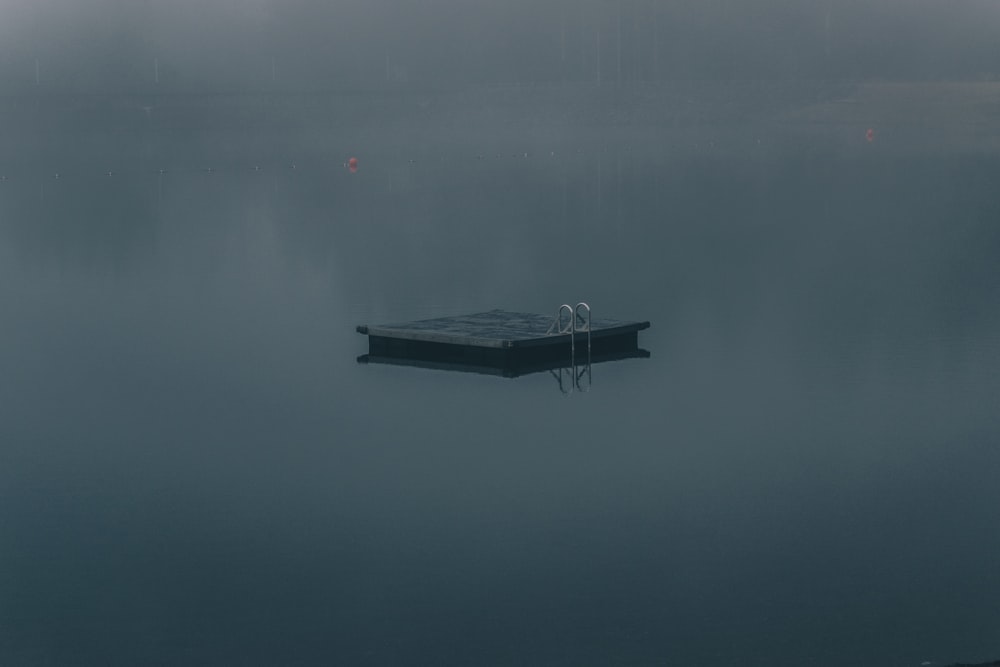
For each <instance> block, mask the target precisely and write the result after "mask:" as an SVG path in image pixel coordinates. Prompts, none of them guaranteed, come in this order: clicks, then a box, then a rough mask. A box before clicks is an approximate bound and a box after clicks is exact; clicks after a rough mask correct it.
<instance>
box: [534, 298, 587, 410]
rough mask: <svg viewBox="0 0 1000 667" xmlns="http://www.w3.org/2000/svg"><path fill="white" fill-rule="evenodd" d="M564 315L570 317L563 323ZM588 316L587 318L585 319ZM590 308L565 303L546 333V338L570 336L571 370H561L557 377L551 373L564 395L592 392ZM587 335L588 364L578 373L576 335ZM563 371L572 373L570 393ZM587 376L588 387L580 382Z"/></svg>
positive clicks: (581, 303)
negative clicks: (565, 386)
mask: <svg viewBox="0 0 1000 667" xmlns="http://www.w3.org/2000/svg"><path fill="white" fill-rule="evenodd" d="M563 313H566V314H567V316H568V321H567V322H566V323H565V324H564V323H563ZM584 314H586V317H584ZM590 322H591V316H590V306H589V305H588V304H587V303H585V302H583V301H581V302H580V303H578V304H576V306H570V305H569V304H568V303H564V304H563V305H561V306H559V310H558V311H557V312H556V316H555V319H553V320H552V324H550V325H549V328H548V331H546V332H545V335H546V336H565V335H568V336H569V341H570V342H569V349H570V368H568V369H564V368H563V367H560V368H559V374H558V375H557V374H556V373H555V371H551V370H550V371H549V373H551V374H552V376H553V377H555V378H556V380H557V381H558V382H559V390H560V391H562V393H564V394H569V393H572V392H573V390H574V389H576V390H577V391H583V392H586V391H590V385H591V374H590V329H591V327H590ZM584 332H586V333H587V364H586V365H585V366H584V367H583V370H581V371H579V372H577V364H576V335H577V334H578V333H584ZM563 370H567V371H569V372H570V373H571V376H570V378H571V380H572V382H571V384H570V388H569V391H567V390H566V389H565V388H564V385H563V378H562V375H563ZM584 376H586V377H587V384H586V387H584V386H583V385H581V384H580V380H581V379H582V378H583V377H584Z"/></svg>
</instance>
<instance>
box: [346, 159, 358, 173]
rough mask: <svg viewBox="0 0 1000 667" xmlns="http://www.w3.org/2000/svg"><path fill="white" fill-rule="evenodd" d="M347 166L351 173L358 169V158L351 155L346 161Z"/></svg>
mask: <svg viewBox="0 0 1000 667" xmlns="http://www.w3.org/2000/svg"><path fill="white" fill-rule="evenodd" d="M347 168H348V169H350V170H351V173H352V174H354V173H357V171H358V158H356V157H352V158H351V159H349V160H348V161H347Z"/></svg>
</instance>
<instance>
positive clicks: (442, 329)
mask: <svg viewBox="0 0 1000 667" xmlns="http://www.w3.org/2000/svg"><path fill="white" fill-rule="evenodd" d="M552 321H553V317H552V316H550V315H537V314H533V313H515V312H510V311H506V310H491V311H487V312H484V313H473V314H472V315H459V316H456V317H436V318H432V319H427V320H417V321H415V322H400V323H397V324H379V325H361V326H359V327H358V332H360V333H362V334H366V335H368V336H369V338H370V339H371V338H372V337H377V338H385V339H394V340H399V341H414V342H424V343H442V344H446V345H457V346H462V347H475V348H495V349H513V348H525V347H536V346H544V345H563V344H567V343H569V340H570V334H568V333H565V334H558V333H556V334H548V333H547V332H548V331H549V328H550V327H551V325H552ZM647 328H649V322H626V321H621V320H613V319H609V318H594V319H593V320H592V321H591V323H590V336H591V338H594V339H597V338H607V337H613V336H628V335H632V336H634V335H635V334H636V332H638V331H641V330H643V329H647ZM586 336H587V332H586V331H577V333H576V339H577V340H578V341H579V340H581V339H585V338H586Z"/></svg>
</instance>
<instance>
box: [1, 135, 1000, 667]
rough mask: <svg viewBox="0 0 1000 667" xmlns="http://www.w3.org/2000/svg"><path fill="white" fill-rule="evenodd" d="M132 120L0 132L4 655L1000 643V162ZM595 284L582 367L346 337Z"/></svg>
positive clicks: (722, 655) (498, 658)
mask: <svg viewBox="0 0 1000 667" xmlns="http://www.w3.org/2000/svg"><path fill="white" fill-rule="evenodd" d="M139 118H140V120H139V121H138V124H137V128H138V129H137V130H136V131H135V132H133V133H131V134H129V133H126V134H124V135H123V136H119V137H117V138H115V137H111V139H112V140H109V138H108V137H89V138H88V136H87V135H78V134H73V135H72V136H73V137H76V138H75V139H74V140H73V141H61V140H59V139H58V138H55V139H51V140H49V139H42V138H36V139H35V140H34V141H36V144H35V146H34V148H31V146H28V145H27V144H25V146H22V147H21V148H20V149H19V150H21V151H22V152H21V153H16V152H15V153H10V152H8V154H6V155H5V156H4V158H3V159H4V160H5V162H4V163H3V164H0V167H2V169H3V170H4V171H5V174H6V175H7V176H8V179H7V180H5V181H4V182H2V183H0V324H2V326H0V442H2V445H0V662H2V663H3V664H11V665H18V664H25V665H27V664H60V665H64V664H123V665H124V664H378V665H383V664H456V665H459V664H461V665H466V664H484V665H485V664H491V665H492V664H554V665H579V664H602V665H603V664H636V665H639V664H643V665H645V664H664V665H666V664H670V665H674V664H676V665H755V664H761V665H901V666H902V665H919V664H920V663H921V662H923V661H933V662H934V663H936V664H942V663H947V662H954V661H958V660H965V661H970V662H971V661H976V660H986V659H991V658H995V657H997V654H998V653H1000V604H998V602H997V600H998V599H1000V567H998V566H997V554H998V553H1000V531H998V530H997V526H998V525H1000V484H998V483H997V479H1000V448H998V436H1000V409H998V407H1000V406H998V397H1000V313H998V310H997V304H998V303H1000V299H998V297H1000V271H998V270H997V266H998V263H1000V224H998V222H1000V197H998V196H997V183H998V182H1000V159H997V158H992V157H989V156H971V155H967V154H954V155H943V156H942V155H933V156H931V155H928V156H921V155H914V154H907V155H904V154H898V155H893V154H891V153H890V152H889V151H886V150H882V149H881V148H880V147H879V145H878V144H877V143H876V144H874V145H872V146H870V147H867V148H871V150H870V151H867V148H862V149H859V150H857V151H853V152H846V153H837V152H834V151H828V150H824V149H822V148H817V147H815V146H810V145H808V144H805V145H803V146H802V148H801V151H799V152H787V151H785V152H783V153H782V154H781V155H775V154H769V153H768V152H767V150H765V149H764V148H761V149H759V150H757V149H753V150H751V149H750V148H745V149H744V148H740V149H739V150H734V151H732V152H731V153H729V154H725V155H724V154H721V153H718V154H716V153H713V152H712V150H714V148H715V146H714V144H712V145H707V144H704V143H703V144H701V145H699V146H698V147H697V148H694V147H691V150H689V151H687V152H685V153H684V154H683V155H673V154H672V152H671V151H670V150H669V147H668V146H666V145H664V144H659V143H657V141H654V140H652V139H651V140H650V141H641V136H640V137H639V139H640V140H635V139H636V137H635V135H634V134H633V135H630V139H629V140H628V141H623V142H616V141H614V140H612V139H607V138H606V137H602V135H600V133H596V132H595V133H594V134H590V135H587V136H581V137H569V136H562V137H558V138H556V139H553V140H552V141H548V142H547V141H545V140H544V139H542V138H540V137H539V136H537V135H527V136H525V137H523V139H522V140H521V141H520V142H518V141H507V140H505V141H500V140H496V139H491V138H489V137H486V138H484V139H482V141H481V142H478V143H477V142H475V141H473V140H471V139H468V138H462V139H455V140H454V141H451V142H441V141H436V140H434V141H432V140H431V139H428V140H427V141H423V140H422V139H421V135H419V133H417V134H416V135H415V136H414V137H411V139H410V140H409V143H407V144H406V145H405V147H401V145H396V144H393V143H392V142H391V141H386V140H384V139H378V138H377V136H376V135H375V133H374V132H373V133H371V134H369V135H364V134H361V135H359V136H352V137H343V136H341V137H339V138H338V139H337V141H339V143H337V142H335V141H332V140H330V141H326V140H322V139H319V138H317V139H316V141H315V143H314V145H310V144H309V142H308V141H292V140H290V139H289V138H288V137H286V136H281V135H274V136H272V135H268V134H261V133H260V132H251V131H249V130H248V131H246V132H244V133H242V134H241V131H240V130H239V126H237V129H236V130H223V129H219V130H218V131H217V135H218V136H216V137H215V138H214V139H211V140H209V139H206V138H205V137H200V138H198V139H197V141H195V140H190V141H188V143H185V141H184V139H183V132H182V131H177V132H176V133H175V134H173V135H171V134H149V133H148V132H146V131H145V130H143V128H142V121H141V116H140V117H139ZM7 141H9V142H13V141H14V140H13V139H8V140H7ZM25 141H27V140H25ZM696 141H705V139H704V137H701V138H700V139H699V138H697V137H696V138H695V139H692V141H691V143H692V144H694V143H696ZM749 145H752V142H750V143H749ZM760 145H762V146H765V148H766V141H765V142H763V143H762V144H760ZM29 149H30V150H29ZM866 151H867V152H866ZM498 153H499V156H498ZM525 153H527V154H528V155H527V156H525V155H524V154H525ZM350 154H356V155H357V156H358V157H359V160H360V164H361V168H360V170H359V172H358V173H357V174H350V173H348V172H347V171H346V170H345V169H343V167H342V162H343V160H345V159H346V157H347V156H348V155H350ZM293 164H294V168H293ZM209 167H212V171H211V172H209V171H207V169H208V168H209ZM159 168H164V169H166V172H165V173H163V174H160V173H158V169H159ZM255 168H259V169H255ZM108 169H111V170H112V171H113V172H114V173H113V174H112V175H111V176H107V175H105V172H106V171H107V170H108ZM56 172H60V175H59V178H56V177H55V173H56ZM579 300H586V301H588V302H590V304H591V305H592V307H593V308H594V311H595V315H597V316H606V317H615V318H620V319H648V320H650V321H651V322H652V328H651V329H649V330H648V331H645V332H643V333H642V334H641V335H640V345H641V346H642V347H643V348H646V349H648V350H650V351H651V357H650V358H649V359H634V360H627V361H621V362H616V363H609V364H602V365H599V366H595V367H594V369H593V384H592V387H591V391H590V392H589V393H579V392H576V393H573V394H571V395H570V396H564V395H563V394H562V393H561V392H560V391H559V386H558V384H557V383H556V382H555V380H554V379H553V377H552V376H551V375H549V374H547V373H543V374H537V375H530V376H526V377H522V378H518V379H512V380H511V379H503V378H496V377H489V376H480V375H473V374H462V373H448V372H441V371H433V370H424V369H413V368H399V367H389V366H375V365H368V366H366V365H362V364H358V363H357V362H356V357H357V356H358V355H360V354H362V353H364V352H365V351H366V349H367V347H366V341H365V339H364V338H363V337H362V336H360V335H358V334H357V333H355V331H354V326H355V325H356V324H359V323H377V322H384V321H400V320H405V319H412V318H418V317H432V316H438V315H452V314H461V313H466V312H475V311H478V310H487V309H491V308H506V309H511V310H524V311H533V312H545V313H547V312H552V313H553V314H555V309H556V307H557V306H558V305H559V304H560V303H563V302H571V303H575V302H576V301H579Z"/></svg>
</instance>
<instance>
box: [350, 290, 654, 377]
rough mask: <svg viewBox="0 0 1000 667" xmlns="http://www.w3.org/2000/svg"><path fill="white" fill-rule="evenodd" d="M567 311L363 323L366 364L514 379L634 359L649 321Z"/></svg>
mask: <svg viewBox="0 0 1000 667" xmlns="http://www.w3.org/2000/svg"><path fill="white" fill-rule="evenodd" d="M581 305H582V306H584V307H586V304H578V306H577V309H573V308H571V307H569V306H563V307H562V308H561V309H560V311H559V313H560V315H563V313H566V315H565V316H563V317H560V316H556V317H555V318H553V317H552V316H546V315H536V314H532V313H514V312H509V311H505V310H491V311H488V312H485V313H474V314H472V315H461V316H457V317H438V318H434V319H428V320H418V321H415V322H401V323H397V324H379V325H361V326H359V327H358V328H357V330H358V332H359V333H362V334H364V335H366V336H368V354H367V355H364V356H362V357H361V358H359V359H358V361H360V362H368V363H371V362H375V363H395V364H402V365H417V366H424V367H430V368H447V369H451V370H472V371H474V372H492V373H495V374H500V375H506V376H508V377H513V376H517V375H523V374H525V373H529V372H537V371H541V370H546V369H552V368H558V367H565V366H573V365H576V364H587V363H596V362H600V361H610V360H613V359H624V358H629V357H648V356H649V353H648V352H646V351H645V350H640V349H639V332H640V331H642V330H643V329H648V328H649V322H625V321H621V320H612V319H608V318H594V319H593V320H591V319H590V316H589V313H590V311H589V308H587V309H586V311H585V314H586V318H584V317H582V314H581V312H580V308H579V306H581Z"/></svg>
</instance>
